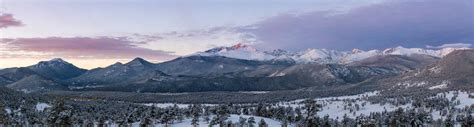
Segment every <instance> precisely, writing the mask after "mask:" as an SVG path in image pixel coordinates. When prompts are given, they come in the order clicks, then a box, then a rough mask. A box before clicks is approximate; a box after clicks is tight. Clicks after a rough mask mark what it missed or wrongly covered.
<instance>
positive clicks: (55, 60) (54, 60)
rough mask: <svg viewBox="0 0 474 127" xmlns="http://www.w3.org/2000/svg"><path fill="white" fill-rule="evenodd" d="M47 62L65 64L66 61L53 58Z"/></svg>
mask: <svg viewBox="0 0 474 127" xmlns="http://www.w3.org/2000/svg"><path fill="white" fill-rule="evenodd" d="M49 61H50V62H66V61H64V60H63V59H61V58H54V59H51V60H49Z"/></svg>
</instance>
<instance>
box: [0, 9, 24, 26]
mask: <svg viewBox="0 0 474 127" xmlns="http://www.w3.org/2000/svg"><path fill="white" fill-rule="evenodd" d="M22 25H23V23H22V22H21V21H19V20H17V19H15V18H13V15H12V14H8V13H4V14H0V29H2V28H7V27H12V26H22Z"/></svg>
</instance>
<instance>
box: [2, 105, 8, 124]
mask: <svg viewBox="0 0 474 127" xmlns="http://www.w3.org/2000/svg"><path fill="white" fill-rule="evenodd" d="M7 123H8V114H7V112H6V111H5V104H4V102H2V101H0V125H5V124H7Z"/></svg>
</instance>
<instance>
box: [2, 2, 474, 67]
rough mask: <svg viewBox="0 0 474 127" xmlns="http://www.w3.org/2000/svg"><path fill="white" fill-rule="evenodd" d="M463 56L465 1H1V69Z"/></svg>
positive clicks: (472, 33) (471, 12) (471, 16)
mask: <svg viewBox="0 0 474 127" xmlns="http://www.w3.org/2000/svg"><path fill="white" fill-rule="evenodd" d="M236 43H247V44H251V45H253V46H255V47H257V48H258V49H262V50H273V49H285V50H290V51H299V50H305V49H307V48H327V49H336V50H351V49H353V48H359V49H364V50H369V49H383V48H389V47H395V46H404V47H422V48H443V47H453V46H454V47H456V46H458V47H459V46H462V47H470V46H471V45H472V44H473V43H474V3H473V1H472V0H450V1H446V0H317V1H315V0H291V1H290V0H239V1H234V0H153V1H150V0H67V1H64V0H41V1H39V0H0V68H8V67H21V66H28V65H32V64H35V63H37V62H38V61H41V60H49V59H53V58H58V57H59V58H63V59H65V60H66V61H69V62H71V63H73V64H75V65H76V66H79V67H82V68H86V69H91V68H96V67H104V66H108V65H110V64H113V63H115V62H127V61H130V60H131V59H133V58H135V57H142V58H145V59H147V60H149V61H152V62H163V61H166V60H171V59H174V58H176V57H179V56H184V55H189V54H192V53H194V52H198V51H203V50H206V49H209V48H213V47H217V46H230V45H233V44H236Z"/></svg>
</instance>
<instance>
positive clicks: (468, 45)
mask: <svg viewBox="0 0 474 127" xmlns="http://www.w3.org/2000/svg"><path fill="white" fill-rule="evenodd" d="M471 46H472V44H466V43H452V44H442V45H439V46H430V45H427V46H426V48H433V49H442V48H470V47H471Z"/></svg>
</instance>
